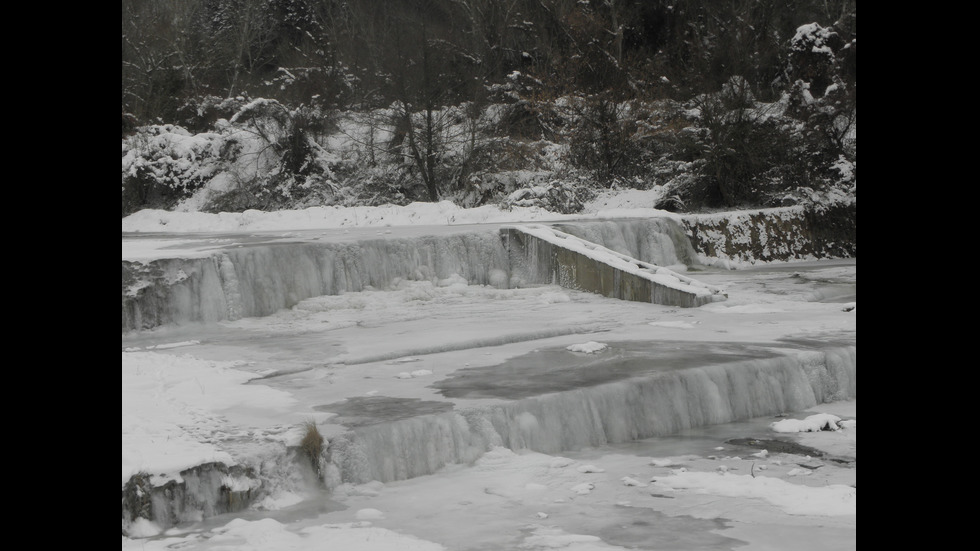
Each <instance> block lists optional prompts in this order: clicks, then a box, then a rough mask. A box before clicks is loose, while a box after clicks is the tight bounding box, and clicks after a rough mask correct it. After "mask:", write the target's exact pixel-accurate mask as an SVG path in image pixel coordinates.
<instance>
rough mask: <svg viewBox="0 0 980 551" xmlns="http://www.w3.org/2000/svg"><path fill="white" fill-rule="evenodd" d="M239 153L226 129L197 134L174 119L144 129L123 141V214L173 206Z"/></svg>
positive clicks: (138, 130) (202, 184)
mask: <svg viewBox="0 0 980 551" xmlns="http://www.w3.org/2000/svg"><path fill="white" fill-rule="evenodd" d="M235 157H236V149H235V148H234V147H233V146H231V144H229V143H228V141H227V140H226V137H225V136H223V135H221V134H217V133H212V132H206V133H202V134H191V133H190V132H188V131H187V130H186V129H184V128H181V127H179V126H174V125H171V124H167V125H154V126H146V127H141V128H138V129H137V131H136V132H135V133H134V134H132V135H130V136H128V137H127V138H125V139H123V141H122V212H123V216H126V215H127V214H130V213H132V212H135V211H136V210H139V209H141V208H172V207H173V206H174V205H176V203H177V202H178V201H179V200H181V199H183V198H186V197H188V196H190V195H191V194H192V193H194V191H195V190H197V189H198V188H200V187H202V186H204V185H205V184H206V183H207V182H208V181H209V180H211V178H213V177H214V176H215V174H217V173H218V172H219V171H220V170H222V169H223V168H224V167H225V166H226V165H227V163H228V162H231V161H234V160H235Z"/></svg>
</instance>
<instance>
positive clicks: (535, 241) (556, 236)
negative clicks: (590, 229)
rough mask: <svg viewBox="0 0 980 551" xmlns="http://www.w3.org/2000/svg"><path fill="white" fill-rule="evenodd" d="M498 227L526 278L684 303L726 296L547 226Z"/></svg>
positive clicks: (659, 301)
mask: <svg viewBox="0 0 980 551" xmlns="http://www.w3.org/2000/svg"><path fill="white" fill-rule="evenodd" d="M500 232H501V238H502V239H503V240H504V243H505V247H506V248H507V250H508V253H509V254H510V257H511V258H510V261H511V265H512V266H514V265H519V266H522V267H523V271H524V273H525V274H526V276H527V277H528V278H529V282H530V283H553V284H558V285H561V286H562V287H567V288H571V289H577V290H582V291H590V292H593V293H598V294H600V295H603V296H606V297H610V298H618V299H623V300H633V301H638V302H652V303H655V304H663V305H666V306H680V307H684V308H691V307H697V306H701V305H703V304H707V303H709V302H714V301H719V300H725V298H727V296H726V295H725V294H724V293H723V292H722V291H721V290H720V289H718V288H716V287H712V286H710V285H706V284H704V283H701V282H699V281H697V280H695V279H692V278H690V277H687V276H684V275H682V274H679V273H677V272H674V271H672V270H669V269H667V268H663V267H661V266H657V265H654V264H651V263H649V262H643V261H641V260H637V259H635V258H632V257H630V256H628V255H625V254H622V253H618V252H615V251H612V250H610V249H607V248H605V247H603V246H601V245H598V244H596V243H592V242H590V241H586V240H584V239H580V238H578V237H575V236H573V235H570V234H567V233H564V232H562V231H559V230H556V229H554V228H551V227H548V226H544V225H540V224H528V225H515V226H505V227H503V228H501V230H500Z"/></svg>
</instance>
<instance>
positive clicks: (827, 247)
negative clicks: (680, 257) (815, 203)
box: [681, 204, 857, 264]
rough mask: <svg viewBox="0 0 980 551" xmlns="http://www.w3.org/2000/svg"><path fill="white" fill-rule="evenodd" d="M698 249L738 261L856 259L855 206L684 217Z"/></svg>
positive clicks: (709, 254)
mask: <svg viewBox="0 0 980 551" xmlns="http://www.w3.org/2000/svg"><path fill="white" fill-rule="evenodd" d="M681 224H682V225H683V226H684V229H685V231H686V233H687V234H688V235H689V236H690V239H691V244H692V245H693V246H694V248H695V250H697V252H698V253H699V254H700V255H702V256H703V257H706V258H708V259H711V258H716V259H723V260H731V261H735V262H739V263H750V264H754V263H756V262H773V261H788V260H816V259H820V258H856V257H857V205H856V204H850V205H840V206H835V207H828V208H825V209H823V210H821V211H814V210H805V209H803V208H802V207H786V208H776V209H763V210H757V211H733V212H724V213H718V214H707V215H705V214H700V215H699V214H692V215H687V216H684V217H683V218H682V219H681Z"/></svg>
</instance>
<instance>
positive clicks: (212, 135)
mask: <svg viewBox="0 0 980 551" xmlns="http://www.w3.org/2000/svg"><path fill="white" fill-rule="evenodd" d="M856 23H857V19H856V9H855V3H854V2H853V0H675V1H666V0H578V1H575V0H349V1H339V0H167V1H164V0H123V2H122V113H123V117H122V120H123V133H122V135H123V148H122V149H123V150H122V155H123V166H122V212H123V215H124V216H125V215H127V214H129V213H131V212H134V211H135V210H138V209H141V208H174V207H176V206H177V205H178V204H179V203H180V202H181V201H185V202H186V201H187V200H188V198H190V197H192V196H195V193H197V194H198V195H197V196H201V195H200V193H199V192H200V190H202V189H207V190H208V193H207V194H206V195H205V196H203V202H202V204H200V205H199V207H200V208H201V209H204V210H209V211H236V210H237V211H240V210H244V209H249V208H257V209H276V208H297V207H303V206H311V205H324V204H346V205H354V204H382V203H396V204H405V203H408V202H411V201H436V200H444V199H449V200H452V201H455V202H457V203H459V204H461V205H463V206H477V205H481V204H486V203H505V204H542V205H544V206H547V207H549V208H552V209H555V210H558V211H562V212H574V211H576V209H580V208H581V205H582V202H583V201H584V200H586V199H588V197H589V196H590V194H593V193H594V192H595V190H596V189H599V188H603V187H630V188H642V189H647V188H651V187H654V186H664V197H665V200H664V201H663V202H662V203H661V204H660V205H658V206H660V207H661V208H668V209H676V210H698V209H710V208H739V207H749V206H774V205H781V204H787V203H796V202H811V203H816V204H820V205H825V204H831V203H835V202H841V201H851V202H853V201H854V200H855V195H856V161H857V150H856V140H855V135H856V134H855V129H856V112H857V111H856V92H857V81H856V52H857V39H856V32H857V31H856Z"/></svg>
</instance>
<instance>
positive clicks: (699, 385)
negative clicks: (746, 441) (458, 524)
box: [329, 346, 857, 483]
mask: <svg viewBox="0 0 980 551" xmlns="http://www.w3.org/2000/svg"><path fill="white" fill-rule="evenodd" d="M856 367H857V348H856V347H854V346H850V347H843V348H833V349H829V350H824V351H809V352H803V353H800V354H797V355H787V356H778V357H775V358H765V359H752V360H743V361H738V362H729V363H724V364H717V365H708V366H704V367H695V368H687V369H681V370H675V371H665V372H657V373H655V374H652V375H647V376H644V377H637V378H632V379H627V380H622V381H616V382H611V383H606V384H601V385H596V386H592V387H587V388H581V389H576V390H571V391H565V392H555V393H550V394H544V395H540V396H535V397H531V398H525V399H521V400H517V401H514V402H511V403H509V404H507V405H498V406H490V407H485V408H469V409H463V410H456V411H450V412H444V413H436V414H429V415H422V416H418V417H413V418H410V419H404V420H400V421H394V422H389V423H380V424H376V425H370V426H366V427H359V428H356V429H353V430H351V431H349V432H348V433H346V434H345V435H343V436H341V437H337V438H335V439H334V440H333V441H332V442H331V443H330V447H329V450H330V456H331V462H332V464H333V465H334V467H335V468H336V469H337V470H339V478H340V480H341V481H343V482H353V483H365V482H369V481H372V480H378V481H381V482H388V481H392V480H401V479H405V478H411V477H415V476H421V475H425V474H431V473H433V472H435V471H436V470H438V469H439V468H441V467H443V466H445V465H448V464H454V463H470V462H472V461H474V460H475V459H476V458H478V457H479V456H480V455H482V454H483V453H484V452H485V451H486V450H488V449H489V448H490V447H491V446H498V445H499V446H505V447H508V448H511V449H515V450H516V449H530V450H534V451H538V452H543V453H551V454H554V453H559V452H562V451H566V450H573V449H579V448H582V447H586V446H601V445H603V444H607V443H619V442H627V441H632V440H637V439H641V438H649V437H653V436H659V435H666V434H672V433H676V432H678V431H681V430H684V429H689V428H694V427H700V426H706V425H712V424H718V423H728V422H733V421H738V420H744V419H749V418H752V417H759V416H764V415H773V414H776V413H781V412H787V411H800V410H804V409H806V408H809V407H813V406H814V405H816V404H819V403H824V402H830V401H836V400H845V399H850V398H855V397H856V396H857V381H856Z"/></svg>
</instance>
